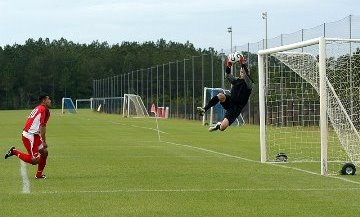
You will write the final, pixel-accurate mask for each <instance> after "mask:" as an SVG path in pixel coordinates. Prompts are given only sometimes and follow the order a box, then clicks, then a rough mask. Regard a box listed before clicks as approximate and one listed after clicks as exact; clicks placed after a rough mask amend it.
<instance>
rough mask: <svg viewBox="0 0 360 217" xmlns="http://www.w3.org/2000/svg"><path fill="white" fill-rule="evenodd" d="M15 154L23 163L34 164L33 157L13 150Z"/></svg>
mask: <svg viewBox="0 0 360 217" xmlns="http://www.w3.org/2000/svg"><path fill="white" fill-rule="evenodd" d="M13 154H14V155H16V156H17V157H18V158H20V159H21V160H22V161H24V162H26V163H29V164H32V157H31V155H29V154H25V153H22V152H21V151H18V150H16V149H14V150H13Z"/></svg>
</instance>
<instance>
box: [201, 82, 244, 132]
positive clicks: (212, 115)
mask: <svg viewBox="0 0 360 217" xmlns="http://www.w3.org/2000/svg"><path fill="white" fill-rule="evenodd" d="M219 93H224V94H230V91H229V90H225V89H222V88H210V87H204V98H203V107H205V105H206V104H207V102H208V101H209V100H210V99H211V98H213V97H214V96H216V95H218V94H219ZM224 115H225V110H224V109H223V107H222V106H221V105H220V103H218V104H216V105H215V106H213V107H211V108H210V111H209V112H207V113H205V114H204V116H203V119H202V124H203V125H215V124H216V123H217V122H219V121H222V120H223V119H224ZM244 123H245V122H244V118H243V117H242V115H241V114H240V115H239V117H238V118H237V119H236V120H235V122H234V123H233V124H232V126H241V125H243V124H244Z"/></svg>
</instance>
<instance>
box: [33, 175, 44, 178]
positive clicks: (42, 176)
mask: <svg viewBox="0 0 360 217" xmlns="http://www.w3.org/2000/svg"><path fill="white" fill-rule="evenodd" d="M35 179H46V175H41V176H37V175H35Z"/></svg>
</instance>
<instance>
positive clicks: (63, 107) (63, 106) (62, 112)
mask: <svg viewBox="0 0 360 217" xmlns="http://www.w3.org/2000/svg"><path fill="white" fill-rule="evenodd" d="M66 99H67V100H70V102H71V104H72V106H73V108H74V113H76V112H77V108H76V107H75V105H74V102H73V101H72V99H71V98H69V97H63V98H62V99H61V114H65V109H66V108H65V100H66Z"/></svg>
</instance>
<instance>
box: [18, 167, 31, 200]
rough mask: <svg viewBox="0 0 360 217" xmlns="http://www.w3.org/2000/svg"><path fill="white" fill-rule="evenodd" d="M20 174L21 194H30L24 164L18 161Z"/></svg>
mask: <svg viewBox="0 0 360 217" xmlns="http://www.w3.org/2000/svg"><path fill="white" fill-rule="evenodd" d="M20 174H21V177H22V183H23V186H22V187H23V188H22V193H23V194H29V193H30V181H29V177H28V175H27V171H26V163H25V162H24V161H22V160H20Z"/></svg>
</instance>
